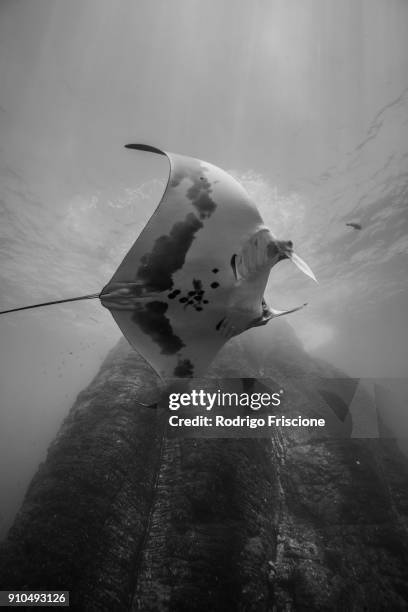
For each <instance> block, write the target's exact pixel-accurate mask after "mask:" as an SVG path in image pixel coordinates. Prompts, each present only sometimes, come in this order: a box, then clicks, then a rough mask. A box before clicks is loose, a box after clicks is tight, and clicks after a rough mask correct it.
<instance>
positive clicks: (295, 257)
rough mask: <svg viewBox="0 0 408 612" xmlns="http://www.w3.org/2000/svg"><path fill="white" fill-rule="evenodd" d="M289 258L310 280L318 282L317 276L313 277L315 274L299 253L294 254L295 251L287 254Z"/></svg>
mask: <svg viewBox="0 0 408 612" xmlns="http://www.w3.org/2000/svg"><path fill="white" fill-rule="evenodd" d="M289 259H290V260H291V261H293V263H294V264H295V266H296V267H297V268H299V270H300V271H301V272H303V274H306V276H309V277H310V278H311V279H312V280H314V281H315V283H318V280H317V278H316V277H315V275H314V274H313V271H312V269H311V268H310V267H309V266H308V265H307V263H306V262H305V261H303V259H302V258H301V257H299V255H296V253H293V252H292V253H291V254H290V255H289Z"/></svg>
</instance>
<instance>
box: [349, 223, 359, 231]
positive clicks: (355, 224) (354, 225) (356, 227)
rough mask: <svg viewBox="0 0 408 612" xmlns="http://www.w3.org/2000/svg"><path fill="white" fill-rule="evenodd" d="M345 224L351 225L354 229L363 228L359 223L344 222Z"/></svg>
mask: <svg viewBox="0 0 408 612" xmlns="http://www.w3.org/2000/svg"><path fill="white" fill-rule="evenodd" d="M346 225H348V226H349V227H352V228H354V229H356V230H361V229H363V228H362V227H361V225H360V223H346Z"/></svg>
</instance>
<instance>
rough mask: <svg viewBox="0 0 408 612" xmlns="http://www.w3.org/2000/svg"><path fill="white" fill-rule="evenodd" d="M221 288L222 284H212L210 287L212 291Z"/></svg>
mask: <svg viewBox="0 0 408 612" xmlns="http://www.w3.org/2000/svg"><path fill="white" fill-rule="evenodd" d="M219 286H220V283H211V285H210V287H211V288H212V289H216V288H217V287H219Z"/></svg>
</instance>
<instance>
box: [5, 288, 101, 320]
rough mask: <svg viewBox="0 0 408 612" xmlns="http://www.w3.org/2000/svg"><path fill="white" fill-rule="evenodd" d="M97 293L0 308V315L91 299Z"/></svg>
mask: <svg viewBox="0 0 408 612" xmlns="http://www.w3.org/2000/svg"><path fill="white" fill-rule="evenodd" d="M99 295H100V294H99V293H91V294H89V295H81V296H78V297H73V298H66V299H65V300H53V301H52V302H41V304H32V305H30V306H20V308H10V309H9V310H0V315H2V314H7V313H9V312H17V311H19V310H29V309H30V308H40V307H41V306H51V305H52V304H64V303H65V302H77V301H79V300H93V299H95V298H98V297H99Z"/></svg>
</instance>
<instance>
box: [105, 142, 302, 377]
mask: <svg viewBox="0 0 408 612" xmlns="http://www.w3.org/2000/svg"><path fill="white" fill-rule="evenodd" d="M128 147H129V148H132V149H137V150H139V151H149V152H153V153H157V154H160V155H166V156H167V158H168V159H169V161H170V174H169V180H168V183H167V187H166V190H165V192H164V194H163V197H162V199H161V201H160V204H159V205H158V207H157V209H156V211H155V212H154V214H153V216H152V217H151V219H150V220H149V222H148V223H147V225H146V227H145V228H144V230H143V231H142V233H141V234H140V236H139V237H138V239H137V240H136V242H135V243H134V245H133V246H132V248H131V249H130V251H129V253H128V254H127V255H126V257H125V259H124V260H123V262H122V263H121V265H120V266H119V268H118V269H117V271H116V272H115V274H114V275H113V277H112V279H111V281H110V282H109V283H108V285H106V287H105V288H104V289H103V291H102V293H101V295H100V298H101V301H102V304H103V305H104V306H106V307H107V308H109V310H110V311H111V313H112V315H113V317H114V319H115V321H116V322H117V324H118V325H119V327H120V329H121V330H122V332H123V334H124V336H125V337H126V338H127V339H128V341H129V342H130V344H131V345H132V346H133V347H134V348H135V349H136V350H138V351H139V352H140V353H141V354H142V355H143V356H144V357H145V358H146V359H147V360H148V361H149V362H150V363H151V364H152V365H153V367H154V368H155V369H156V370H157V371H158V372H159V374H160V375H161V376H162V377H165V378H167V377H190V376H198V375H200V374H202V373H203V371H204V370H205V369H206V367H207V366H208V365H209V363H210V362H211V361H212V360H213V358H214V357H215V355H216V354H217V352H218V351H219V350H220V349H221V347H222V346H223V345H224V344H225V342H227V340H228V339H229V338H230V337H231V336H233V335H237V334H239V333H241V332H242V331H244V330H245V329H248V328H249V327H252V326H254V325H262V324H264V323H266V322H267V321H268V320H269V319H271V318H273V316H279V315H281V314H285V312H277V311H273V310H272V309H270V308H268V307H267V306H266V304H265V302H263V292H264V290H265V286H266V283H267V281H268V276H269V272H270V269H271V267H272V266H273V265H274V264H275V263H277V262H278V261H279V260H280V259H284V258H287V257H292V256H294V255H293V251H292V244H291V243H290V242H284V241H277V240H275V239H274V238H273V236H272V234H271V233H270V231H269V230H268V228H266V227H265V225H264V223H263V220H262V217H261V216H260V214H259V211H258V209H257V208H256V206H255V204H254V203H253V202H252V201H251V199H250V198H249V196H248V194H247V192H246V191H245V190H244V188H243V187H242V186H241V185H240V184H239V183H238V182H237V181H236V180H235V179H234V178H233V177H232V176H231V175H229V174H228V173H226V172H225V171H224V170H221V169H220V168H218V167H216V166H213V165H212V164H209V163H207V162H203V161H200V160H198V159H194V158H191V157H184V156H182V155H176V154H173V153H164V152H163V151H160V150H159V149H155V148H152V147H148V146H145V145H128ZM300 262H301V264H300V265H303V266H306V264H304V262H302V261H301V260H300ZM306 268H307V266H306ZM307 270H308V271H309V272H310V274H311V275H312V273H311V271H310V269H309V268H307ZM304 271H305V270H304ZM294 310H297V309H294ZM290 312H292V311H290Z"/></svg>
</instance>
